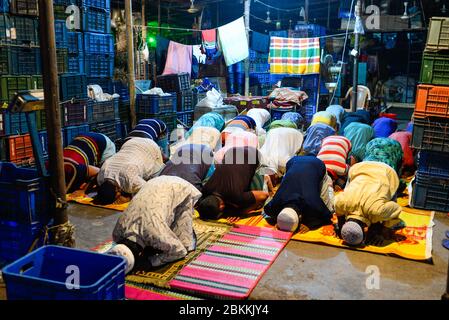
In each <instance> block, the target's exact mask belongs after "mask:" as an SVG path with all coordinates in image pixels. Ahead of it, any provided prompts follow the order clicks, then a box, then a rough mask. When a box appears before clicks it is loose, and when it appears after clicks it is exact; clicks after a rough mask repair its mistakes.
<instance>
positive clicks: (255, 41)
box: [250, 31, 270, 53]
mask: <svg viewBox="0 0 449 320" xmlns="http://www.w3.org/2000/svg"><path fill="white" fill-rule="evenodd" d="M250 47H251V49H253V50H254V51H257V52H262V53H268V52H270V36H269V35H266V34H263V33H259V32H255V31H253V32H252V33H251V45H250Z"/></svg>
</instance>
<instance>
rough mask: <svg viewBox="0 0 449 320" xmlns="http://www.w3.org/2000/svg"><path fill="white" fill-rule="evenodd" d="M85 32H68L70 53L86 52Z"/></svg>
mask: <svg viewBox="0 0 449 320" xmlns="http://www.w3.org/2000/svg"><path fill="white" fill-rule="evenodd" d="M83 38H84V36H83V33H81V32H73V31H68V32H67V41H68V49H69V54H82V53H83V52H84V42H83Z"/></svg>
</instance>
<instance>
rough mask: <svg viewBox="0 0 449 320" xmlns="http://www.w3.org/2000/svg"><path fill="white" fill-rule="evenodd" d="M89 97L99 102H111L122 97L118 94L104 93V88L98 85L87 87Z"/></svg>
mask: <svg viewBox="0 0 449 320" xmlns="http://www.w3.org/2000/svg"><path fill="white" fill-rule="evenodd" d="M87 95H88V97H89V98H91V99H94V100H95V101H97V102H104V101H111V100H113V99H114V98H120V95H118V94H116V93H115V94H113V95H111V94H109V93H104V92H103V88H102V87H100V86H99V85H96V84H93V85H89V86H87Z"/></svg>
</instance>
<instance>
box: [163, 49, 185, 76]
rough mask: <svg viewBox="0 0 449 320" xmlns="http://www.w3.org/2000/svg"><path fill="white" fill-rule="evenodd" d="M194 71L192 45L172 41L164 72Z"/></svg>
mask: <svg viewBox="0 0 449 320" xmlns="http://www.w3.org/2000/svg"><path fill="white" fill-rule="evenodd" d="M182 72H188V73H189V74H190V73H191V72H192V46H186V45H184V44H181V43H177V42H174V41H170V45H169V46H168V53H167V62H166V63H165V69H164V73H163V74H176V73H182Z"/></svg>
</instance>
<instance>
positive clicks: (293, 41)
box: [270, 37, 320, 74]
mask: <svg viewBox="0 0 449 320" xmlns="http://www.w3.org/2000/svg"><path fill="white" fill-rule="evenodd" d="M270 73H273V74H311V73H320V39H319V38H280V37H271V43H270Z"/></svg>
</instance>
